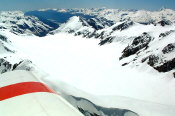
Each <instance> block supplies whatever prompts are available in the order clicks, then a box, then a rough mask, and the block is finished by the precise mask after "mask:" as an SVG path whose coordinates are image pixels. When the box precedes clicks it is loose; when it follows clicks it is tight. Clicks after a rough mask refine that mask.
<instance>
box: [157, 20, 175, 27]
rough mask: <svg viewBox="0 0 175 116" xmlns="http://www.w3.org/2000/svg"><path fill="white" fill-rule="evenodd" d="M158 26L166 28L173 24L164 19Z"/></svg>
mask: <svg viewBox="0 0 175 116" xmlns="http://www.w3.org/2000/svg"><path fill="white" fill-rule="evenodd" d="M158 24H160V25H161V26H166V25H171V24H172V22H171V21H169V20H165V19H163V20H161V21H159V22H158Z"/></svg>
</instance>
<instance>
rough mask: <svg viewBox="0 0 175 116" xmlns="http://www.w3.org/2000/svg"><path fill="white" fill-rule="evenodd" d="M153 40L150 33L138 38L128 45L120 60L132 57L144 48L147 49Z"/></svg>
mask: <svg viewBox="0 0 175 116" xmlns="http://www.w3.org/2000/svg"><path fill="white" fill-rule="evenodd" d="M152 39H153V38H152V37H151V36H150V35H149V34H148V33H143V34H142V35H141V36H139V37H136V38H135V39H134V40H133V41H132V43H131V44H130V45H128V46H127V47H126V48H125V49H124V50H123V52H122V53H123V54H122V56H121V57H120V58H119V59H120V60H121V59H123V58H125V57H128V56H131V55H133V54H135V53H136V52H138V51H139V50H141V49H143V48H147V47H148V44H149V43H150V41H151V40H152Z"/></svg>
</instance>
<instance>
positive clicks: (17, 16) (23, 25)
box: [0, 11, 53, 36]
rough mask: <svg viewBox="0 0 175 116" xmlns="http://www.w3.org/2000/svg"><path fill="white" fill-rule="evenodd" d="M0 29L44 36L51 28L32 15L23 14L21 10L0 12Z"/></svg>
mask: <svg viewBox="0 0 175 116" xmlns="http://www.w3.org/2000/svg"><path fill="white" fill-rule="evenodd" d="M0 19H1V20H0V23H1V25H0V29H8V30H10V31H11V32H12V33H15V34H34V35H37V36H45V35H46V34H47V33H48V32H49V31H51V30H53V28H51V27H50V26H48V25H47V24H44V23H43V22H41V21H40V20H39V19H38V18H36V17H34V16H25V15H24V13H23V12H21V11H9V12H0Z"/></svg>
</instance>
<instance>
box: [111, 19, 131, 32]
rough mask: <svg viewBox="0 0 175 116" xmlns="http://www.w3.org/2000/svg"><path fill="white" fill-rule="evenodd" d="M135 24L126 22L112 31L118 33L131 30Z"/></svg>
mask: <svg viewBox="0 0 175 116" xmlns="http://www.w3.org/2000/svg"><path fill="white" fill-rule="evenodd" d="M133 24H134V22H133V21H126V22H124V23H122V24H120V25H117V26H116V27H114V28H113V29H112V30H113V31H116V30H119V31H122V30H124V29H127V28H129V27H130V26H132V25H133Z"/></svg>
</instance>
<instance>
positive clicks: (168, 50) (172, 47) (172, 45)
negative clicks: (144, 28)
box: [162, 43, 175, 54]
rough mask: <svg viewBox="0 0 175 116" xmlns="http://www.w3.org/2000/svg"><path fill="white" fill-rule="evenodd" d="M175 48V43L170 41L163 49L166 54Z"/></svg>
mask: <svg viewBox="0 0 175 116" xmlns="http://www.w3.org/2000/svg"><path fill="white" fill-rule="evenodd" d="M174 49H175V43H170V44H168V45H167V46H165V47H164V48H163V50H162V52H163V53H164V54H167V53H170V52H172V51H173V50H174Z"/></svg>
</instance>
